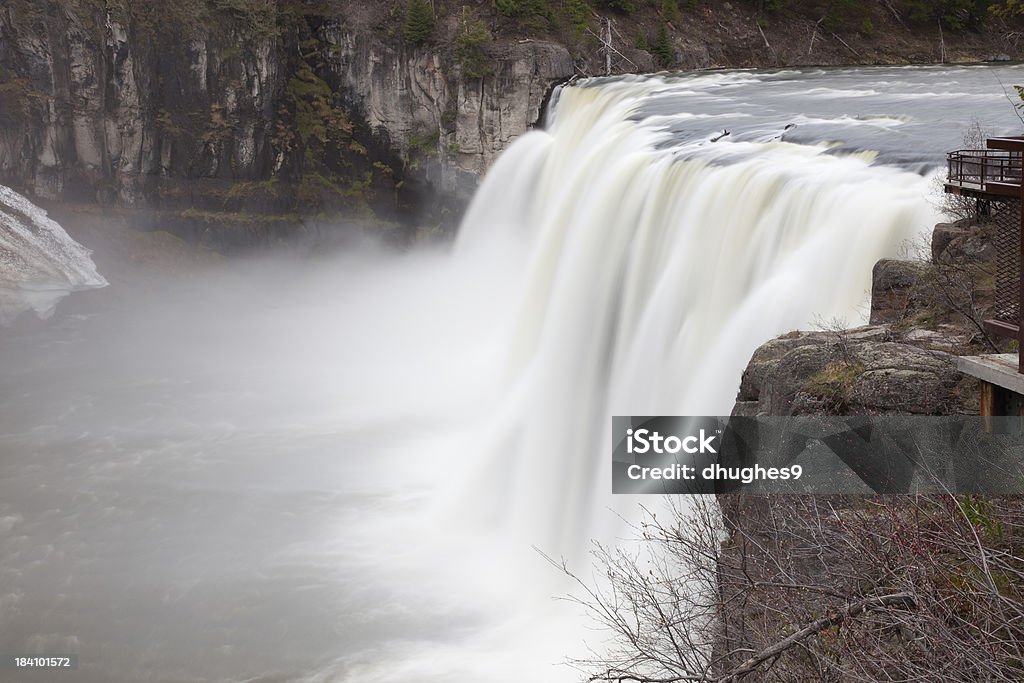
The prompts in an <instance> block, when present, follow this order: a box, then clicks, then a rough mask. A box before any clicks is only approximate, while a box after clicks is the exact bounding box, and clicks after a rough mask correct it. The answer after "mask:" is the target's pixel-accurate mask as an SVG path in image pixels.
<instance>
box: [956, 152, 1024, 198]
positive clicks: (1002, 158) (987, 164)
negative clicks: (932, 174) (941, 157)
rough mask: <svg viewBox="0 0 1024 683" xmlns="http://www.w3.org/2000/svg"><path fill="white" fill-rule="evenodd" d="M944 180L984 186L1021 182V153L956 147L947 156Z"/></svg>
mask: <svg viewBox="0 0 1024 683" xmlns="http://www.w3.org/2000/svg"><path fill="white" fill-rule="evenodd" d="M946 162H947V164H948V169H949V172H948V174H947V176H946V182H947V183H948V184H950V185H959V186H960V187H965V186H966V187H977V188H981V189H984V188H985V187H986V186H987V185H988V184H989V183H1004V184H1007V185H1020V184H1021V177H1022V175H1024V173H1022V169H1024V163H1022V162H1024V159H1022V156H1021V153H1020V152H1009V151H1005V150H999V149H959V150H957V151H955V152H949V153H948V154H947V155H946Z"/></svg>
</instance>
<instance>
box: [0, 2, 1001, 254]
mask: <svg viewBox="0 0 1024 683" xmlns="http://www.w3.org/2000/svg"><path fill="white" fill-rule="evenodd" d="M429 4H430V6H431V7H432V8H433V9H432V10H431V12H432V13H433V16H432V18H431V20H430V21H431V24H430V26H429V27H428V28H427V31H426V34H425V37H423V38H422V39H420V40H411V39H409V38H408V35H407V28H408V22H409V11H410V10H409V8H410V7H411V6H412V5H411V2H410V1H408V0H382V2H378V3H372V4H368V3H362V2H357V1H356V0H175V1H174V2H167V1H166V0H6V2H4V3H3V6H2V7H0V184H6V185H10V186H12V187H14V188H15V189H18V190H21V191H24V192H27V193H29V194H30V195H33V196H34V197H36V198H42V199H51V200H58V201H85V202H89V203H99V204H102V205H108V206H109V205H116V206H120V207H135V208H145V209H157V210H159V212H160V213H159V214H158V220H159V221H161V225H162V227H170V228H172V229H175V230H176V231H178V232H179V233H181V234H185V235H186V236H194V237H198V238H200V239H205V240H207V241H213V242H215V243H218V244H231V243H251V242H252V241H254V240H259V239H266V238H268V237H270V238H272V237H274V236H276V235H279V234H281V233H282V232H286V231H288V230H292V229H294V225H295V224H296V223H298V222H299V221H300V220H303V219H306V218H309V217H311V216H313V217H317V216H334V215H337V214H339V213H341V214H343V215H345V216H348V217H352V218H354V219H356V220H360V221H364V222H368V223H373V224H379V223H381V222H384V223H387V224H392V225H393V224H396V223H397V224H404V225H406V226H410V225H418V226H420V227H424V226H425V227H431V228H436V227H439V226H444V225H448V226H451V225H453V224H454V223H455V221H456V220H457V218H458V215H459V213H460V212H461V208H462V206H464V204H465V202H466V201H467V199H468V197H469V196H470V194H471V193H472V190H473V189H474V188H475V186H476V181H477V179H478V177H479V175H480V174H481V173H482V172H483V171H484V170H485V169H486V168H487V167H488V165H489V164H490V163H491V162H492V161H493V159H494V158H495V157H496V156H497V155H498V154H499V153H500V152H501V151H502V150H503V149H505V148H506V147H507V146H508V144H509V143H510V142H511V141H512V140H514V139H515V138H516V137H517V136H518V135H520V134H522V133H523V132H524V131H525V130H527V129H528V127H529V126H530V125H532V124H533V123H534V122H535V121H536V120H537V119H538V117H539V116H540V113H541V109H542V107H543V100H544V97H545V95H546V93H547V92H549V90H550V87H551V86H552V84H553V83H556V82H558V81H560V80H564V79H566V78H568V77H570V76H571V75H572V74H574V73H577V74H581V75H590V74H595V73H603V72H604V71H605V70H606V69H607V68H610V69H611V71H613V72H616V73H618V72H623V71H649V70H653V69H655V68H658V67H668V68H699V67H709V66H783V65H797V64H808V63H811V64H823V63H828V64H836V63H849V62H862V63H863V62H870V63H873V62H889V63H894V62H900V61H904V62H906V61H934V60H937V59H939V58H947V57H948V58H954V59H964V60H970V59H983V58H986V57H988V56H992V55H996V54H998V55H999V56H1000V57H1001V58H1003V57H1005V58H1009V57H1012V56H1015V55H1018V54H1019V50H1018V49H1017V44H1016V42H1015V40H1013V41H1011V40H1010V39H1009V38H1008V37H1007V36H1011V35H1018V34H1017V33H1014V32H1012V31H1009V27H1006V26H996V25H995V24H994V23H993V22H989V24H986V26H987V28H985V30H984V31H981V30H975V31H967V30H963V31H960V32H957V33H955V34H953V33H942V32H938V35H937V36H935V35H932V34H931V33H929V31H931V32H932V33H935V32H936V31H937V28H938V24H935V22H932V21H931V20H929V21H928V22H925V23H922V24H920V25H916V24H915V25H912V24H911V23H910V19H909V16H910V15H906V16H904V14H901V13H900V12H898V11H896V9H898V8H896V6H895V5H892V3H888V2H885V3H876V2H870V3H864V4H863V5H862V6H861V9H860V10H859V13H858V14H857V15H856V17H853V18H851V17H845V16H837V17H831V18H828V17H822V18H820V19H819V18H817V17H818V15H817V14H816V12H818V11H819V9H817V6H816V5H813V3H810V4H808V3H802V2H794V3H789V4H786V3H780V4H779V7H783V6H785V7H786V9H780V10H776V11H773V12H768V13H765V12H767V10H765V9H764V7H766V6H765V5H764V3H736V4H735V5H733V4H731V3H717V2H706V3H703V4H699V5H698V6H697V8H696V9H692V8H691V9H687V10H685V11H684V9H682V6H681V5H679V3H676V4H675V5H673V4H672V3H661V4H659V5H658V6H655V4H653V3H652V4H649V5H648V4H636V6H635V7H633V4H634V3H627V4H629V6H630V7H633V9H632V10H631V11H629V12H626V11H625V10H624V9H622V7H625V5H623V6H622V7H619V5H618V4H616V3H610V4H609V3H604V2H599V1H597V0H594V1H593V2H588V0H567V1H566V2H564V3H545V2H539V3H538V2H529V3H527V2H520V1H518V0H516V1H512V0H510V1H509V2H502V3H491V2H483V0H478V1H473V2H468V3H466V2H459V3H455V2H452V1H451V0H433V1H432V2H431V3H429ZM897 4H899V3H897ZM805 5H806V7H805ZM812 5H813V6H812ZM773 6H774V5H773ZM673 7H674V8H675V9H674V10H673ZM758 8H761V9H758ZM861 15H863V16H861ZM606 20H607V21H606ZM922 21H923V20H922ZM823 22H824V23H823ZM826 25H828V26H829V27H830V28H829V29H828V30H827V31H826V30H825V29H824V28H822V27H824V26H826ZM869 26H870V27H871V28H870V30H868V27H869ZM928 27H931V28H928ZM986 31H987V32H986ZM602 35H603V36H611V40H612V48H613V49H612V50H611V51H610V54H606V52H605V51H604V48H603V43H602V40H603V39H602V38H600V37H599V36H602ZM1008 41H1009V42H1008ZM606 58H607V59H606ZM168 221H171V223H170V224H168ZM225 226H228V227H229V228H231V229H226V228H225Z"/></svg>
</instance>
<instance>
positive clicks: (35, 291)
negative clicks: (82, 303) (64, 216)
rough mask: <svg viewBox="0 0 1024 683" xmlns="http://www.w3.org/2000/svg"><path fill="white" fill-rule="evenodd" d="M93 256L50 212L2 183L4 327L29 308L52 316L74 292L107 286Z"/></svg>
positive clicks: (0, 304) (0, 302)
mask: <svg viewBox="0 0 1024 683" xmlns="http://www.w3.org/2000/svg"><path fill="white" fill-rule="evenodd" d="M89 253H90V252H89V251H88V250H87V249H85V248H84V247H82V246H81V245H80V244H78V243H77V242H75V241H74V240H72V239H71V238H70V237H68V234H67V233H66V232H64V229H63V228H61V227H60V226H59V225H58V224H57V223H55V222H54V221H52V220H50V219H49V218H48V217H47V216H46V212H45V211H43V210H42V209H40V208H39V207H38V206H36V205H34V204H32V202H30V201H29V200H28V199H26V198H25V197H23V196H21V195H20V194H18V193H17V192H15V191H14V190H11V189H10V188H8V187H4V186H3V185H0V325H2V324H5V323H8V322H10V321H11V320H13V319H14V318H15V317H17V316H18V315H19V314H21V313H22V312H23V311H27V310H32V311H35V312H36V314H38V315H39V316H40V317H42V318H47V317H49V316H50V315H52V314H53V311H54V309H55V308H56V306H57V302H58V301H60V300H61V299H62V298H64V297H65V296H67V295H68V294H70V293H71V292H74V291H78V290H81V289H92V288H95V287H105V286H106V285H107V281H106V280H104V279H103V277H102V276H100V274H99V273H97V272H96V266H95V265H93V262H92V260H91V259H90V258H89Z"/></svg>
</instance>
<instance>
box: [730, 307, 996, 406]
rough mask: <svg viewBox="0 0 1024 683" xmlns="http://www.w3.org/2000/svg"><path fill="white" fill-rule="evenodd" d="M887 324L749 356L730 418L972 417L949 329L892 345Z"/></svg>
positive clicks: (798, 338) (808, 335)
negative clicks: (951, 415)
mask: <svg viewBox="0 0 1024 683" xmlns="http://www.w3.org/2000/svg"><path fill="white" fill-rule="evenodd" d="M897 340H900V337H899V336H898V335H897V334H895V333H894V332H893V331H892V330H891V328H890V327H889V326H888V325H870V326H867V327H862V328H857V329H853V330H842V331H835V332H795V333H791V334H789V335H786V336H784V337H780V338H778V339H773V340H772V341H769V342H768V343H766V344H764V345H763V346H761V347H760V348H759V349H758V350H757V351H755V352H754V356H753V357H752V358H751V360H750V363H749V364H748V365H747V368H746V370H745V371H744V373H743V379H742V382H741V385H740V391H739V395H738V397H737V403H736V407H735V409H734V414H737V415H748V416H754V415H815V414H840V415H945V414H971V413H976V412H977V409H978V408H977V391H976V387H975V386H974V384H973V382H972V381H970V380H969V379H968V378H966V377H965V376H964V375H962V374H960V373H959V372H958V371H957V369H956V356H955V355H953V354H952V353H949V352H947V351H942V350H939V349H938V348H936V347H938V346H940V345H942V344H946V345H947V347H948V348H952V347H953V346H955V345H956V344H961V343H963V342H964V339H963V337H962V333H961V331H960V330H958V329H957V328H949V329H947V330H945V334H944V335H943V334H941V333H938V332H937V333H936V335H935V336H928V337H926V338H923V339H921V338H918V339H917V340H912V341H920V342H921V343H920V345H918V344H915V343H907V341H906V340H900V341H897Z"/></svg>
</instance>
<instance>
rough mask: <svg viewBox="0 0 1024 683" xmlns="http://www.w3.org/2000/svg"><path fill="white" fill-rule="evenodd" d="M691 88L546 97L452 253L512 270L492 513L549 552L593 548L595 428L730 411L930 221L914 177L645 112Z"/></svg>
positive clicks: (746, 132)
mask: <svg viewBox="0 0 1024 683" xmlns="http://www.w3.org/2000/svg"><path fill="white" fill-rule="evenodd" d="M693 88H694V83H693V82H688V83H686V84H685V85H682V84H681V85H675V86H673V85H672V84H671V83H670V82H666V81H662V80H660V79H658V78H646V79H635V78H627V79H620V80H612V81H606V80H599V81H596V82H590V83H585V84H583V85H582V86H573V87H566V88H564V89H562V90H561V92H560V93H558V97H557V98H553V101H554V102H556V103H557V104H556V105H555V110H554V111H553V112H549V126H548V129H547V130H538V131H532V132H530V133H528V134H526V135H524V136H523V137H522V138H521V139H519V140H518V141H517V142H516V143H515V144H514V145H513V146H512V147H511V148H510V149H509V150H508V151H507V152H506V154H504V155H503V156H502V157H501V158H500V159H499V160H498V162H497V163H496V164H495V166H494V168H493V169H491V171H490V172H489V173H488V174H487V177H486V178H485V180H484V182H483V184H482V186H481V188H480V189H479V191H478V193H477V195H476V197H475V198H474V201H473V204H472V206H471V207H470V210H469V211H468V213H467V216H466V218H465V221H464V223H463V226H462V231H461V234H460V237H459V240H458V244H457V245H456V251H457V257H458V258H477V257H479V258H486V257H487V256H486V252H487V249H488V248H489V246H490V247H493V245H494V244H495V243H498V244H501V245H516V246H515V247H514V248H512V247H504V246H503V247H502V248H501V250H500V251H501V253H502V254H505V255H506V257H507V255H508V254H513V255H514V257H515V258H519V259H521V261H520V269H521V278H522V279H521V286H520V290H519V294H518V303H517V305H516V306H515V307H514V310H513V311H511V312H510V321H509V330H510V333H509V335H508V339H507V342H506V348H505V352H504V354H503V362H504V363H505V370H506V375H505V376H506V381H507V387H508V391H507V394H508V396H509V398H508V400H507V404H506V410H505V411H503V413H502V418H501V420H500V427H498V428H497V429H498V431H499V432H500V435H499V436H497V437H496V438H495V442H496V443H498V444H504V448H501V447H498V448H495V452H497V453H501V454H502V455H501V457H505V458H509V457H511V458H512V459H513V460H514V461H515V462H516V466H515V473H514V475H513V476H512V477H510V478H508V481H509V482H510V484H509V486H510V487H511V490H512V491H514V492H513V493H509V494H508V495H507V496H505V497H504V498H501V500H502V503H501V504H500V505H501V506H502V509H503V511H504V512H505V513H506V514H507V513H508V510H509V508H508V506H511V507H512V508H513V510H514V512H513V514H512V516H513V517H519V518H525V520H526V521H525V524H526V527H527V528H529V529H533V530H538V529H546V530H548V533H549V538H548V540H549V541H550V542H551V544H552V547H557V548H562V549H564V548H566V547H567V545H568V544H570V543H572V542H573V541H574V540H575V542H576V543H579V542H580V541H581V540H585V539H586V538H587V537H588V535H590V534H595V533H597V534H598V535H600V532H599V531H598V530H595V529H593V528H589V527H588V525H587V524H586V523H584V524H583V526H582V527H581V525H580V520H584V521H585V522H586V521H589V520H593V519H594V518H595V514H594V513H595V508H596V507H599V506H604V505H608V500H609V498H610V497H609V496H608V495H607V493H608V492H609V490H610V488H609V487H610V483H609V482H610V474H609V473H610V464H609V463H610V456H609V453H610V451H609V447H608V440H609V437H608V434H609V429H610V420H609V418H610V416H611V415H615V414H622V415H673V414H678V415H727V414H729V413H730V412H731V410H732V405H733V401H734V399H735V395H736V391H737V388H738V386H739V381H740V376H741V373H742V371H743V368H744V367H745V365H746V363H747V361H748V360H749V358H750V356H751V354H752V353H753V351H754V350H755V349H756V348H757V347H758V346H759V345H760V344H762V343H764V342H765V341H767V340H769V339H771V338H773V337H775V336H777V335H779V334H781V333H785V332H787V331H790V330H794V329H798V328H808V327H813V326H816V325H819V324H821V323H822V322H831V321H833V320H841V321H844V322H845V324H846V325H849V326H852V325H856V324H860V323H863V322H866V319H867V314H868V302H869V294H870V287H871V271H872V267H873V265H874V264H875V262H876V261H877V260H878V259H880V258H883V257H887V256H894V255H896V254H897V253H898V252H899V251H900V249H901V247H903V246H904V245H907V244H910V243H912V242H914V240H915V239H918V238H920V236H921V235H923V234H924V231H925V230H927V229H928V228H930V226H931V225H932V224H933V223H934V221H935V218H936V216H935V213H934V210H933V209H932V208H931V207H930V205H929V204H928V202H927V201H926V199H925V197H926V195H927V190H928V183H929V181H928V179H927V178H925V177H922V176H921V175H918V174H916V173H912V172H908V171H906V170H901V169H900V168H896V167H892V166H885V165H880V164H877V163H874V160H875V154H874V153H873V152H871V151H860V152H853V153H850V152H842V153H840V152H838V151H837V150H836V149H835V145H833V144H830V143H828V142H826V141H822V142H818V143H815V144H795V143H791V142H787V141H785V140H784V139H783V138H784V137H785V132H786V129H785V128H784V127H782V126H779V127H778V128H777V129H772V128H771V127H768V128H765V127H764V123H763V122H758V121H754V120H752V121H751V122H750V123H748V124H747V126H746V127H744V128H734V129H733V130H731V131H729V135H727V136H723V133H724V132H725V131H723V130H722V127H721V124H718V125H719V127H718V128H717V129H714V128H710V127H711V126H714V125H715V122H714V121H710V122H708V121H705V122H703V128H702V129H701V128H698V129H697V130H696V131H694V130H692V129H688V128H687V122H688V121H692V120H694V119H696V118H698V117H699V116H700V115H699V114H696V113H694V112H687V111H676V112H666V110H665V107H664V106H660V107H659V106H657V105H658V101H659V100H661V101H664V100H665V99H666V96H667V94H674V95H675V97H676V99H675V100H673V101H676V102H682V103H684V104H685V102H686V95H687V94H688V93H692V92H694V91H693ZM679 98H682V99H679ZM652 112H653V113H652ZM845 121H846V122H847V123H850V122H852V124H851V125H860V124H862V123H863V122H861V121H854V120H853V119H850V118H849V117H846V119H845ZM736 123H737V119H731V120H730V128H733V125H734V124H736ZM887 125H888V124H887ZM756 126H761V127H760V128H758V127H756ZM717 138H720V139H717ZM539 501H544V504H543V505H540V504H538V503H539ZM496 514H498V513H496Z"/></svg>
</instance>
